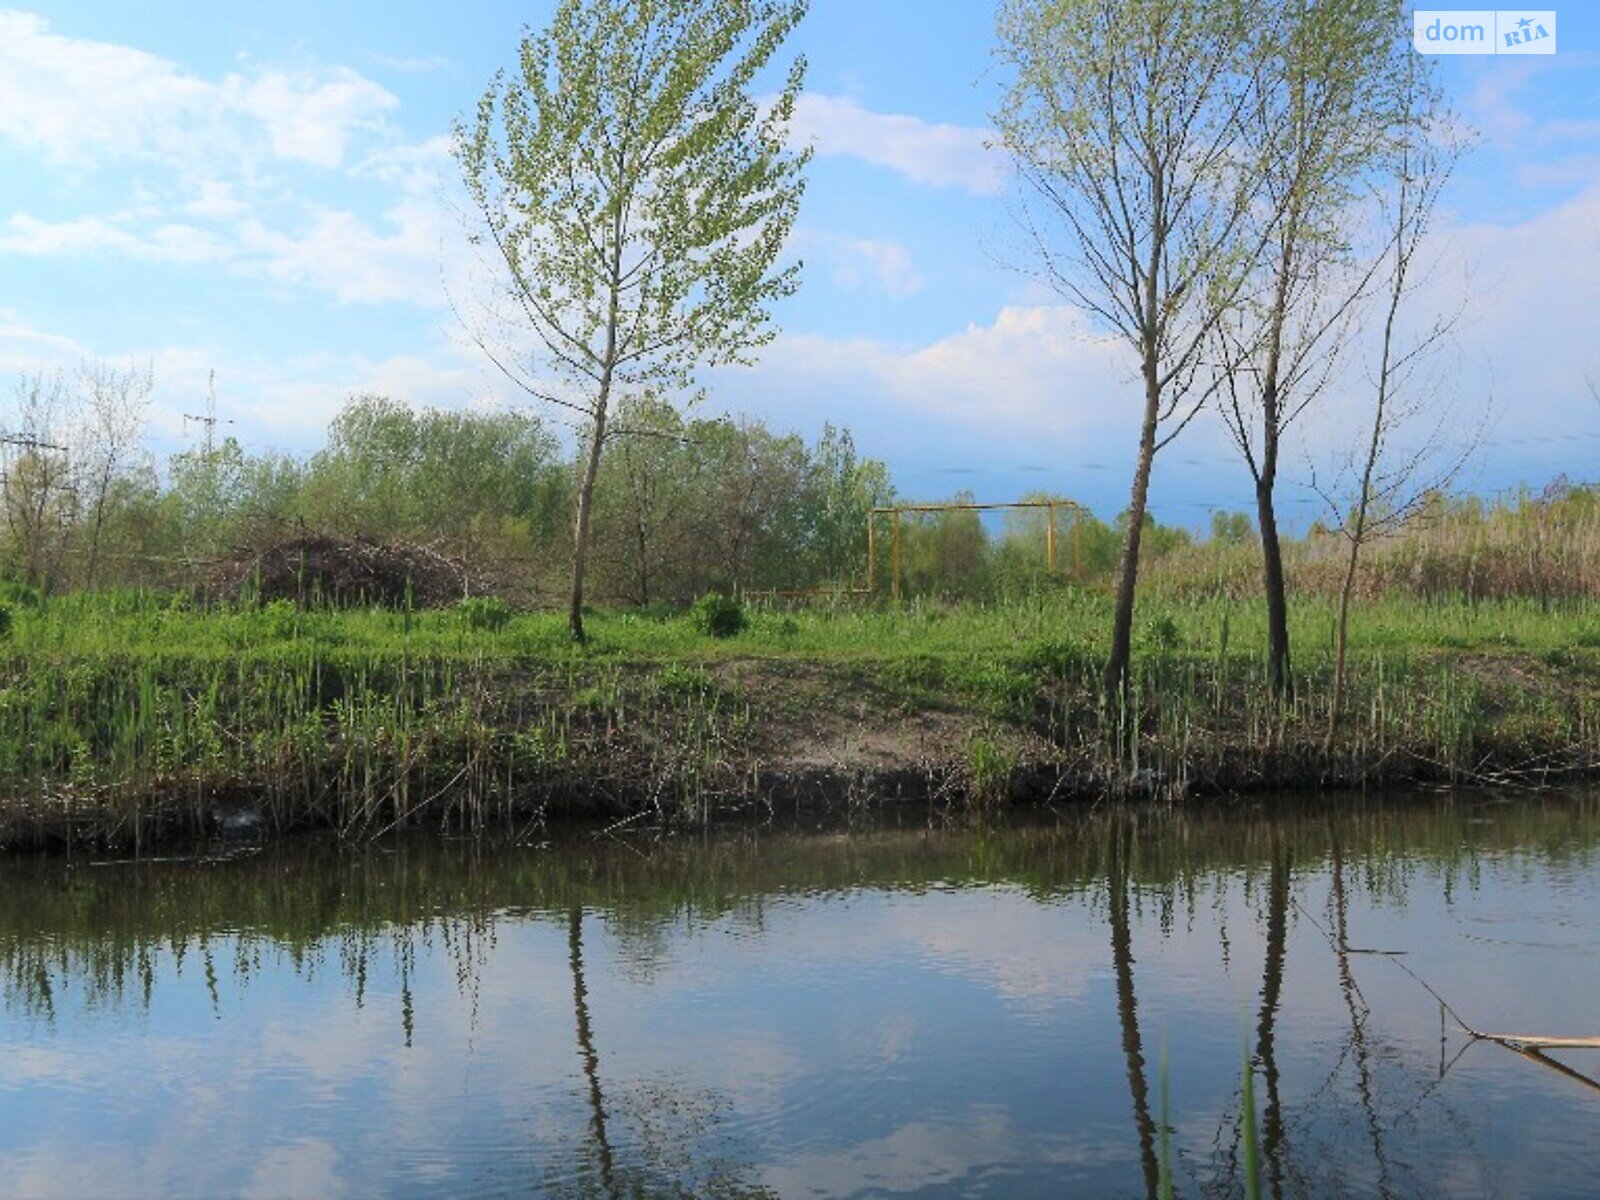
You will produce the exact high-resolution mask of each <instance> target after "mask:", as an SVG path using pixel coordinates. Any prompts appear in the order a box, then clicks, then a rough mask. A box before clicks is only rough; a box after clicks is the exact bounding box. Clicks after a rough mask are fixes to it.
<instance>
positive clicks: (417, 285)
mask: <svg viewBox="0 0 1600 1200" xmlns="http://www.w3.org/2000/svg"><path fill="white" fill-rule="evenodd" d="M383 222H384V225H385V226H387V229H377V228H374V227H373V226H371V225H369V224H367V223H366V222H365V221H363V220H362V219H361V218H360V217H358V216H356V215H355V214H354V213H351V212H348V211H344V210H321V211H317V212H315V213H314V214H313V218H312V221H311V225H310V228H309V229H307V230H306V231H305V232H303V233H299V234H288V233H284V232H281V231H279V230H274V229H269V228H268V227H267V226H265V225H263V224H262V223H261V222H260V221H255V220H252V221H247V222H246V223H245V224H244V226H243V227H242V228H241V230H240V238H241V242H242V244H243V246H244V248H245V249H246V250H247V251H248V252H249V253H251V254H252V255H254V256H258V257H259V258H260V260H261V261H262V262H263V264H264V269H265V271H266V273H267V274H268V275H269V276H270V277H271V278H273V279H275V280H278V281H280V282H284V283H293V284H298V285H303V286H309V287H313V288H316V289H318V290H319V291H325V292H329V293H331V294H332V295H333V296H334V297H335V298H336V299H337V300H338V301H339V302H340V303H341V304H379V303H383V302H385V301H402V302H406V303H411V304H415V305H418V306H420V307H428V306H435V305H440V304H442V303H443V302H444V294H443V289H442V287H441V286H440V283H439V271H440V255H441V238H442V237H443V235H444V232H445V231H444V228H443V225H442V223H441V221H440V214H439V210H438V208H437V207H436V206H431V205H426V204H416V203H409V202H408V203H404V204H400V205H396V206H395V207H394V208H391V209H389V210H388V211H387V212H386V213H384V215H383Z"/></svg>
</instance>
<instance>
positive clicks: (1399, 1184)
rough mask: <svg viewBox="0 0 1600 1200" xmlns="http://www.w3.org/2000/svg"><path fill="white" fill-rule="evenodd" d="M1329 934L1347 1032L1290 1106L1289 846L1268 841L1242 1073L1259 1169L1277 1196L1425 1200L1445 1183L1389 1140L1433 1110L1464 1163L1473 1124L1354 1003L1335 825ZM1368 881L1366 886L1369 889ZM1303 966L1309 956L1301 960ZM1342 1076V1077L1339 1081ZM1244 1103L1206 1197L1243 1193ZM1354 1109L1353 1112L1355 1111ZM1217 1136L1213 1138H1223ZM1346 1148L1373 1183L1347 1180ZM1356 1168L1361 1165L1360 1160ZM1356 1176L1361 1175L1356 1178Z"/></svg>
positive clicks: (1343, 857)
mask: <svg viewBox="0 0 1600 1200" xmlns="http://www.w3.org/2000/svg"><path fill="white" fill-rule="evenodd" d="M1323 865H1324V867H1325V870H1326V872H1327V877H1328V883H1329V895H1328V901H1327V910H1328V921H1329V928H1328V929H1327V930H1320V926H1319V930H1320V932H1316V933H1314V934H1313V936H1317V937H1319V939H1320V938H1321V937H1322V936H1323V935H1326V937H1327V940H1328V942H1329V943H1330V945H1331V946H1332V948H1333V953H1334V965H1335V977H1336V979H1337V987H1338V992H1339V996H1340V1000H1341V1007H1342V1008H1343V1009H1344V1011H1345V1014H1346V1015H1347V1017H1348V1024H1347V1025H1346V1026H1344V1028H1343V1030H1342V1033H1341V1034H1340V1035H1339V1038H1338V1043H1337V1045H1336V1046H1335V1047H1334V1049H1335V1050H1336V1053H1335V1055H1334V1062H1333V1065H1332V1067H1331V1068H1330V1070H1329V1072H1328V1075H1327V1077H1326V1078H1325V1079H1324V1080H1323V1081H1322V1083H1321V1084H1320V1085H1318V1086H1315V1087H1312V1088H1310V1089H1309V1090H1308V1091H1307V1093H1306V1094H1305V1095H1304V1096H1303V1097H1301V1098H1300V1099H1298V1100H1296V1101H1294V1102H1292V1103H1291V1102H1286V1100H1285V1097H1284V1094H1283V1086H1282V1079H1281V1073H1280V1070H1279V1062H1278V1055H1279V1044H1280V1037H1279V1031H1278V1017H1279V1015H1280V1013H1281V1010H1282V997H1283V982H1284V972H1285V964H1286V961H1287V953H1288V941H1289V936H1288V935H1289V910H1290V908H1291V907H1293V906H1294V905H1295V903H1296V902H1295V898H1294V894H1293V886H1292V885H1293V875H1294V872H1293V867H1294V847H1293V846H1292V845H1291V844H1289V843H1287V842H1285V841H1283V840H1281V839H1277V838H1275V839H1274V842H1273V848H1272V854H1271V858H1270V861H1269V867H1268V877H1267V888H1266V896H1265V909H1264V912H1263V914H1262V916H1263V919H1264V923H1265V927H1266V947H1265V954H1264V955H1263V969H1262V983H1261V992H1260V1007H1259V1010H1258V1012H1257V1019H1256V1030H1255V1045H1254V1047H1253V1049H1252V1052H1251V1060H1250V1069H1251V1070H1252V1071H1255V1072H1256V1073H1257V1074H1258V1077H1259V1079H1260V1080H1261V1087H1260V1088H1258V1090H1257V1103H1258V1104H1260V1106H1261V1112H1260V1128H1261V1138H1260V1155H1261V1159H1260V1165H1261V1167H1262V1173H1263V1175H1264V1178H1265V1181H1266V1184H1267V1186H1268V1188H1269V1189H1270V1193H1271V1195H1272V1196H1274V1197H1282V1196H1300V1195H1339V1194H1345V1193H1350V1192H1363V1193H1365V1192H1369V1191H1370V1192H1374V1193H1375V1194H1376V1195H1378V1196H1380V1197H1383V1198H1384V1200H1389V1198H1392V1197H1424V1196H1429V1195H1434V1194H1437V1193H1439V1192H1440V1190H1441V1189H1442V1187H1443V1186H1444V1185H1443V1184H1442V1183H1441V1182H1440V1180H1439V1179H1437V1178H1436V1177H1435V1176H1436V1175H1437V1171H1436V1170H1434V1168H1435V1167H1436V1166H1437V1164H1436V1163H1434V1164H1429V1163H1425V1162H1424V1163H1415V1164H1412V1163H1406V1162H1405V1161H1404V1160H1396V1159H1395V1157H1394V1156H1392V1155H1391V1154H1390V1153H1389V1147H1388V1144H1387V1139H1388V1134H1389V1133H1390V1132H1391V1131H1393V1130H1394V1129H1395V1128H1397V1127H1399V1126H1402V1125H1410V1126H1415V1125H1418V1124H1420V1123H1421V1122H1422V1121H1423V1119H1424V1114H1425V1113H1428V1112H1430V1111H1431V1113H1432V1115H1433V1118H1434V1119H1435V1120H1437V1121H1438V1122H1439V1123H1441V1124H1442V1125H1444V1126H1445V1127H1447V1128H1448V1130H1449V1131H1450V1137H1451V1138H1452V1139H1454V1140H1455V1141H1456V1142H1457V1144H1459V1145H1460V1146H1461V1147H1462V1148H1463V1150H1464V1151H1466V1154H1465V1155H1464V1156H1463V1158H1462V1159H1461V1162H1462V1163H1463V1164H1465V1163H1468V1162H1471V1161H1474V1159H1473V1155H1472V1153H1471V1143H1472V1134H1471V1128H1470V1124H1469V1122H1467V1121H1466V1120H1464V1119H1463V1117H1462V1116H1461V1114H1459V1113H1457V1112H1456V1111H1455V1110H1454V1109H1453V1108H1452V1107H1451V1105H1450V1104H1449V1101H1448V1099H1447V1098H1446V1097H1445V1096H1444V1095H1443V1093H1442V1090H1441V1089H1440V1087H1439V1083H1440V1082H1441V1080H1440V1078H1439V1077H1438V1076H1436V1075H1434V1074H1433V1073H1432V1072H1430V1071H1429V1070H1426V1069H1423V1068H1421V1067H1420V1066H1419V1065H1417V1064H1415V1063H1414V1062H1413V1061H1411V1056H1409V1055H1407V1054H1405V1053H1402V1052H1401V1050H1400V1049H1399V1048H1398V1047H1394V1046H1386V1045H1383V1044H1382V1042H1381V1039H1380V1037H1379V1036H1378V1035H1377V1034H1376V1033H1375V1031H1374V1028H1373V1024H1372V1010H1371V1008H1370V1007H1369V1006H1368V1004H1367V1002H1366V999H1365V997H1364V996H1363V995H1362V992H1361V988H1360V985H1359V982H1358V980H1357V977H1356V974H1355V971H1354V968H1353V964H1352V957H1351V951H1350V947H1349V941H1348V914H1349V892H1348V888H1347V878H1346V877H1347V867H1348V856H1347V852H1346V848H1345V845H1344V843H1343V840H1342V838H1341V836H1340V832H1339V830H1338V829H1337V828H1334V827H1333V826H1332V825H1331V824H1330V829H1329V840H1328V843H1327V852H1326V858H1325V859H1324V860H1323ZM1368 882H1369V884H1372V883H1373V881H1372V880H1369V881H1368ZM1306 957H1307V958H1308V959H1310V958H1311V957H1312V955H1311V954H1310V953H1309V952H1308V953H1307V955H1306ZM1347 1072H1348V1077H1347ZM1241 1101H1242V1096H1241V1095H1240V1094H1239V1093H1235V1095H1234V1109H1233V1115H1231V1116H1230V1117H1228V1118H1226V1119H1225V1121H1224V1126H1225V1127H1231V1134H1232V1138H1231V1144H1229V1145H1228V1146H1227V1147H1226V1148H1222V1149H1220V1150H1219V1156H1218V1158H1217V1160H1216V1161H1215V1162H1214V1164H1213V1171H1212V1173H1211V1175H1210V1177H1209V1179H1207V1180H1206V1181H1205V1184H1204V1186H1203V1189H1202V1190H1203V1191H1204V1192H1205V1193H1207V1194H1208V1195H1214V1196H1235V1195H1238V1194H1239V1190H1240V1186H1241V1176H1242V1173H1243V1163H1242V1160H1241V1157H1240V1152H1241V1147H1240V1132H1241V1128H1242V1125H1241V1122H1242V1116H1241V1115H1240V1112H1241V1109H1240V1104H1241ZM1352 1101H1353V1103H1352ZM1220 1132H1221V1131H1219V1138H1220ZM1354 1142H1361V1143H1364V1144H1365V1145H1366V1146H1367V1147H1369V1148H1370V1153H1371V1163H1372V1169H1373V1172H1374V1175H1375V1177H1374V1178H1373V1179H1372V1180H1371V1181H1367V1180H1365V1179H1361V1180H1357V1179H1351V1178H1347V1176H1346V1174H1345V1172H1346V1171H1347V1170H1348V1168H1347V1166H1346V1164H1347V1163H1349V1162H1351V1155H1350V1152H1349V1147H1350V1145H1351V1144H1352V1143H1354ZM1357 1161H1359V1160H1357ZM1358 1174H1359V1171H1358Z"/></svg>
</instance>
